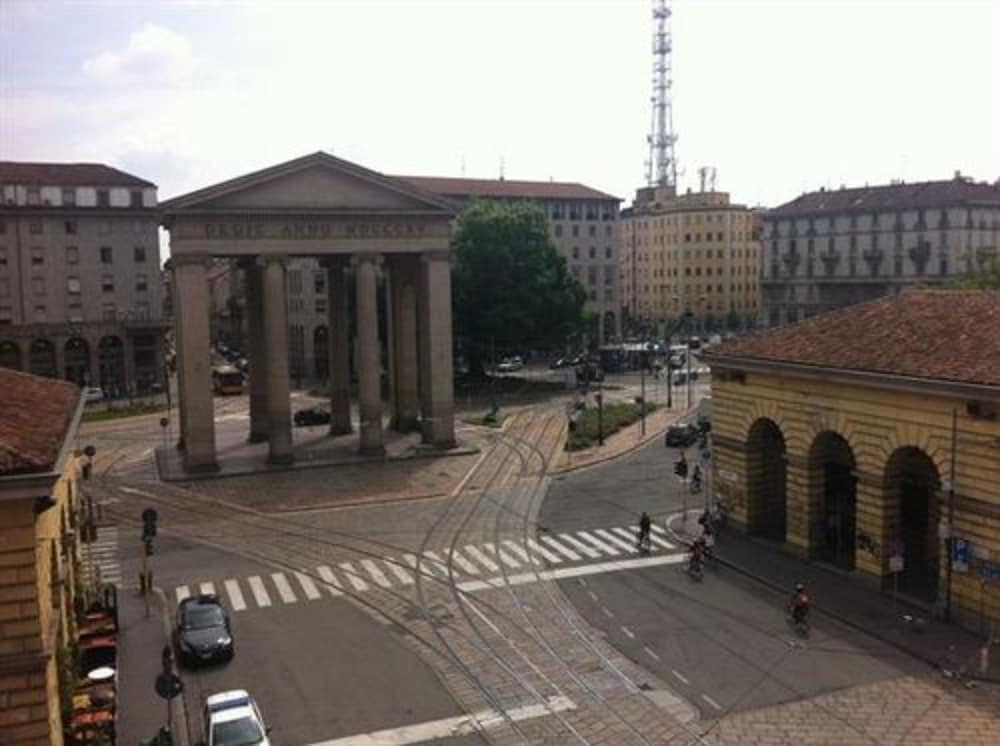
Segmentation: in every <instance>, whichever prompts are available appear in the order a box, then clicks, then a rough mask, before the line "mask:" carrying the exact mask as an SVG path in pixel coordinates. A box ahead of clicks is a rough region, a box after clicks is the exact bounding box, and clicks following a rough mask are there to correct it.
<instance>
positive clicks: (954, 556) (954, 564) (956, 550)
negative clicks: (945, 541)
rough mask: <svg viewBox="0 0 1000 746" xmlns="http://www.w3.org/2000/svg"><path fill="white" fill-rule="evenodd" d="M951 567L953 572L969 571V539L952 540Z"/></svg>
mask: <svg viewBox="0 0 1000 746" xmlns="http://www.w3.org/2000/svg"><path fill="white" fill-rule="evenodd" d="M951 547H952V550H951V569H952V570H954V571H955V572H968V571H969V548H970V545H969V540H968V539H958V538H956V539H955V540H954V541H953V542H952V545H951Z"/></svg>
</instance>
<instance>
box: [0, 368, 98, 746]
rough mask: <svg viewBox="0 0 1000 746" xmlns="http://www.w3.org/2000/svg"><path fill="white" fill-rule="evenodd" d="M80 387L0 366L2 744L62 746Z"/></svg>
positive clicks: (73, 632) (74, 569)
mask: <svg viewBox="0 0 1000 746" xmlns="http://www.w3.org/2000/svg"><path fill="white" fill-rule="evenodd" d="M82 409H83V398H82V396H81V393H80V389H79V388H78V387H77V386H75V385H73V384H72V383H68V382H63V381H53V380H50V379H46V378H40V377H38V376H33V375H29V374H27V373H20V372H17V371H12V370H6V369H3V368H0V743H3V744H5V745H6V744H38V746H42V744H45V745H46V746H48V745H49V744H55V745H56V746H59V745H60V744H62V743H63V723H62V717H63V712H64V711H68V710H69V708H70V705H71V703H69V702H65V701H63V700H62V697H65V696H67V695H66V694H63V692H66V691H67V690H68V689H69V687H70V685H71V682H72V677H73V673H72V670H73V667H74V661H73V660H72V653H71V651H72V649H73V647H74V643H75V640H76V636H77V625H76V617H75V610H76V607H77V601H78V599H77V589H78V587H79V586H80V583H81V578H80V576H79V574H78V573H79V541H78V531H77V525H78V521H77V516H78V511H77V507H76V503H77V488H76V460H75V459H74V458H73V453H72V442H73V439H74V438H75V436H76V429H77V425H78V423H79V420H80V414H81V412H82Z"/></svg>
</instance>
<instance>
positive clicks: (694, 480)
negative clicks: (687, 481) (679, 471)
mask: <svg viewBox="0 0 1000 746" xmlns="http://www.w3.org/2000/svg"><path fill="white" fill-rule="evenodd" d="M691 489H692V490H694V491H695V492H697V491H698V490H699V489H701V467H700V466H698V465H697V464H695V467H694V471H693V472H691Z"/></svg>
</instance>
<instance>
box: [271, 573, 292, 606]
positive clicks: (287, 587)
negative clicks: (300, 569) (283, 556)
mask: <svg viewBox="0 0 1000 746" xmlns="http://www.w3.org/2000/svg"><path fill="white" fill-rule="evenodd" d="M271 580H273V581H274V587H275V588H277V589H278V595H279V596H281V600H282V601H284V602H285V603H286V604H293V603H295V602H296V601H298V599H297V598H296V597H295V593H294V592H293V591H292V585H291V583H289V582H288V578H286V577H285V573H283V572H272V573H271Z"/></svg>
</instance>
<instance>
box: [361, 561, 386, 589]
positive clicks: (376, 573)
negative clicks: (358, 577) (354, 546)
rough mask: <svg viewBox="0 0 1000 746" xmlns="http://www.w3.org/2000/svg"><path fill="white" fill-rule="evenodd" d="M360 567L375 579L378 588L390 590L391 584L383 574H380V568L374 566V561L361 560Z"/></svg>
mask: <svg viewBox="0 0 1000 746" xmlns="http://www.w3.org/2000/svg"><path fill="white" fill-rule="evenodd" d="M361 566H362V567H363V568H365V569H366V570H367V571H368V574H369V575H371V576H372V577H373V578H374V579H375V582H376V583H378V584H379V585H380V586H382V587H383V588H392V582H391V581H390V580H389V578H387V577H386V576H385V573H384V572H382V570H381V568H379V566H378V565H376V564H375V560H370V559H363V560H361Z"/></svg>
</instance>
